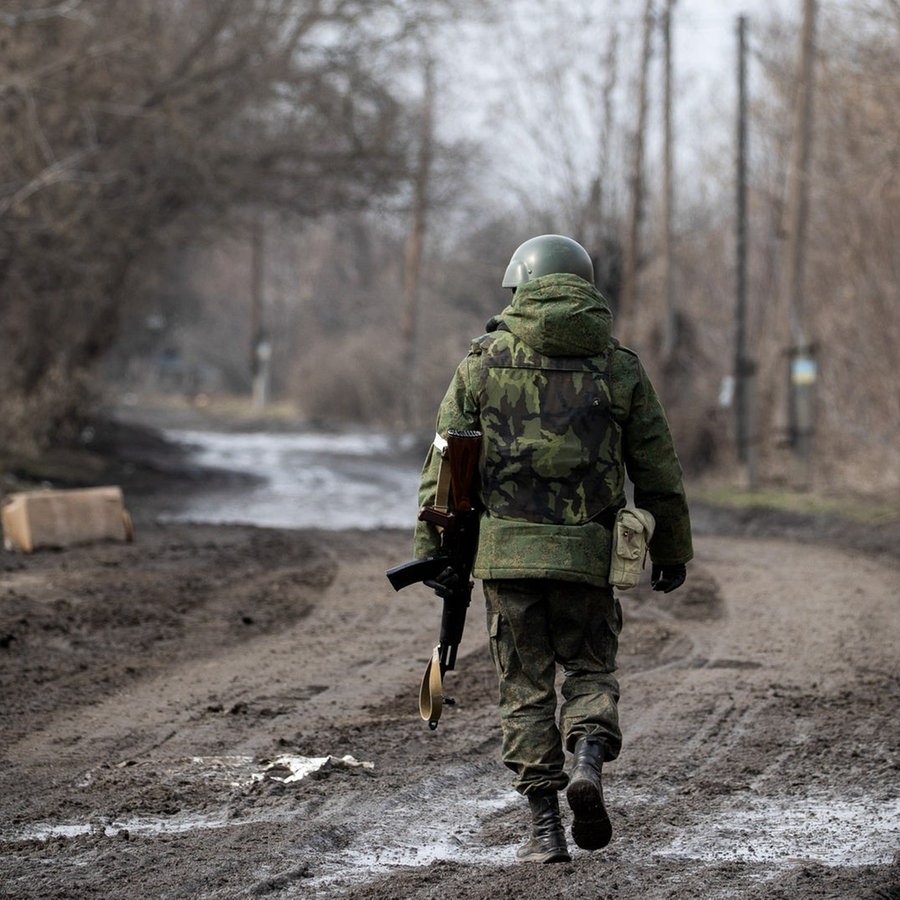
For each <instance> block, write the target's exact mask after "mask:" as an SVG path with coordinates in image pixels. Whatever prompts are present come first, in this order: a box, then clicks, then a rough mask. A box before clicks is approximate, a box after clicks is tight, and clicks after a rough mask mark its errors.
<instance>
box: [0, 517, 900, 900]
mask: <svg viewBox="0 0 900 900" xmlns="http://www.w3.org/2000/svg"><path fill="white" fill-rule="evenodd" d="M719 524H721V523H719ZM717 530H718V531H719V533H720V536H714V535H713V534H709V533H701V534H699V535H698V537H697V540H696V550H697V561H696V562H695V563H693V564H692V565H691V568H690V575H689V581H688V585H687V586H686V588H685V589H683V590H682V591H680V592H678V593H676V594H672V595H669V596H668V597H660V596H659V595H657V594H654V593H652V592H650V591H648V590H646V589H644V588H638V589H636V590H635V591H631V592H628V593H627V594H625V595H623V598H622V599H623V606H624V607H625V614H626V626H625V631H624V633H623V638H622V649H621V655H620V673H619V674H620V679H621V683H622V690H623V698H622V706H621V716H622V722H623V730H624V734H625V746H624V749H623V753H622V756H621V757H620V759H619V760H618V761H617V762H615V763H613V764H611V765H609V766H608V767H607V769H606V772H607V775H606V778H605V785H606V790H607V795H608V801H609V805H610V808H611V814H612V818H613V826H614V829H615V831H614V837H613V842H612V843H611V845H610V846H609V847H608V848H607V849H606V850H604V851H600V852H597V853H593V854H590V853H586V852H584V851H580V850H577V849H575V850H574V853H573V861H572V863H571V864H562V865H553V866H533V865H532V866H522V865H517V864H516V863H515V862H514V852H515V847H516V846H517V845H518V843H520V842H521V840H522V838H523V836H524V830H525V827H526V811H525V807H524V804H523V802H522V801H521V799H520V798H518V797H517V796H516V795H515V794H514V793H513V792H512V791H511V789H510V787H509V777H508V775H507V773H506V771H505V770H504V768H503V767H502V765H501V763H500V762H499V729H498V725H497V721H496V712H495V709H494V696H495V684H494V676H493V672H492V670H491V667H490V661H489V656H488V651H487V645H486V639H485V636H484V623H483V614H482V611H481V606H480V602H476V603H473V607H472V610H471V612H470V616H469V625H468V630H467V632H466V636H465V639H464V643H463V647H462V653H461V659H460V661H459V664H458V666H457V671H456V672H454V673H451V674H450V675H449V676H448V684H447V689H448V691H449V692H450V693H451V694H453V695H454V696H455V697H456V699H457V701H458V705H457V706H456V707H455V708H453V709H448V710H447V711H446V712H445V714H444V718H443V719H442V721H441V724H440V726H439V727H438V729H437V730H436V731H434V732H431V731H429V730H428V728H427V726H426V725H425V724H424V723H423V722H422V721H421V720H420V719H419V717H418V713H417V708H416V703H417V690H418V680H419V678H420V676H421V671H422V668H423V666H424V663H425V661H426V659H427V657H428V654H429V652H430V648H431V646H432V645H433V643H434V642H435V638H436V632H437V624H438V616H439V608H438V605H437V604H438V601H437V600H436V599H435V598H434V597H433V596H432V595H431V594H430V592H428V591H427V590H426V589H423V588H410V589H408V590H407V591H404V592H402V593H401V594H395V593H394V592H393V591H392V590H391V588H390V586H389V585H388V583H387V582H386V580H385V579H384V577H383V570H384V569H385V568H386V567H387V566H388V565H391V564H393V563H394V562H398V561H402V560H404V559H406V558H408V554H409V552H410V549H411V548H410V540H409V535H408V534H407V533H405V532H404V533H401V532H393V531H380V532H337V533H329V532H313V531H310V532H291V531H267V530H256V529H252V528H245V527H214V526H188V525H178V526H172V525H170V526H155V525H152V524H150V523H146V522H145V523H143V524H140V525H139V527H138V530H137V540H136V542H135V543H134V544H131V545H103V546H97V547H90V548H82V549H72V550H68V551H66V552H49V553H39V554H34V555H33V556H29V557H23V556H19V555H14V554H10V553H6V554H3V555H2V556H0V560H2V563H0V691H2V709H0V725H2V754H0V767H2V768H0V790H2V798H3V799H2V808H3V816H2V820H0V896H3V897H15V898H23V900H24V898H41V900H48V898H72V900H80V898H88V897H135V898H142V897H154V898H160V897H164V898H235V897H254V896H265V897H270V896H271V897H278V898H281V897H284V898H289V897H315V898H333V897H335V898H336V897H348V898H376V900H377V898H420V900H436V898H441V900H444V898H456V897H459V898H485V900H486V898H491V900H495V898H502V897H510V898H512V897H515V898H520V900H537V898H540V900H546V898H550V897H567V898H568V897H584V898H657V897H658V898H696V897H704V898H720V897H722V898H724V897H750V898H763V897H765V898H769V897H773V898H776V897H777V898H782V897H783V898H801V900H803V898H813V897H816V898H822V897H825V898H900V858H898V857H895V853H896V852H897V851H898V850H900V825H898V823H900V790H898V788H900V778H898V749H900V724H898V721H900V720H898V715H897V710H898V699H900V677H898V676H900V666H898V659H900V656H898V651H897V648H898V647H900V615H898V587H897V575H898V565H897V558H896V556H895V555H893V554H892V552H891V550H890V547H891V546H896V544H895V543H894V544H892V543H891V542H890V541H888V542H887V543H888V545H889V546H888V550H887V551H885V541H884V539H883V536H882V538H881V539H880V543H879V545H878V547H877V548H876V551H875V552H870V551H869V550H867V548H866V547H865V546H863V545H864V544H865V541H864V540H861V541H857V542H856V544H858V545H859V546H856V547H855V549H852V550H845V551H841V550H838V549H836V548H835V547H834V545H833V543H831V537H830V534H829V535H825V537H824V538H823V541H824V542H820V543H800V542H798V541H796V540H791V539H785V538H784V537H778V536H777V530H773V529H768V531H769V533H770V535H773V536H770V537H766V538H763V537H753V536H747V535H746V534H743V535H742V534H740V533H738V532H739V530H738V532H733V533H730V534H724V533H723V532H722V529H721V528H719V527H718V525H717ZM782 531H783V530H782ZM476 596H477V597H479V601H480V591H479V592H476ZM347 757H352V759H350V758H347ZM301 758H315V759H316V760H318V761H317V762H316V763H314V764H313V765H316V766H317V765H320V763H322V760H323V759H327V760H328V761H326V762H324V765H322V767H321V768H318V769H316V770H315V771H313V773H312V774H310V775H308V776H306V777H299V776H298V777H296V778H295V780H291V778H292V775H293V774H294V773H295V772H299V769H298V768H297V767H298V766H299V765H300V760H301Z"/></svg>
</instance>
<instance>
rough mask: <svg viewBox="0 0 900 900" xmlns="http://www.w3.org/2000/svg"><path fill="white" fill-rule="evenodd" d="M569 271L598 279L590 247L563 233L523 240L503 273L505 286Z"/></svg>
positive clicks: (591, 278)
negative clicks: (588, 250)
mask: <svg viewBox="0 0 900 900" xmlns="http://www.w3.org/2000/svg"><path fill="white" fill-rule="evenodd" d="M559 272H567V273H569V274H570V275H578V276H579V277H580V278H583V279H584V280H585V281H589V282H590V283H591V284H593V283H594V264H593V263H592V262H591V257H590V256H589V254H588V252H587V250H585V249H584V247H582V246H581V244H579V243H578V242H577V241H573V240H572V238H568V237H564V236H563V235H561V234H541V235H539V236H538V237H533V238H531V239H530V240H527V241H525V243H524V244H521V245H520V246H519V247H518V248H517V250H516V252H515V253H513V255H512V259H510V261H509V265H508V266H507V267H506V274H505V275H504V276H503V281H502V285H503V287H509V288H514V287H518V286H519V285H520V284H524V283H525V282H526V281H530V280H531V279H532V278H540V276H541V275H553V274H556V273H559Z"/></svg>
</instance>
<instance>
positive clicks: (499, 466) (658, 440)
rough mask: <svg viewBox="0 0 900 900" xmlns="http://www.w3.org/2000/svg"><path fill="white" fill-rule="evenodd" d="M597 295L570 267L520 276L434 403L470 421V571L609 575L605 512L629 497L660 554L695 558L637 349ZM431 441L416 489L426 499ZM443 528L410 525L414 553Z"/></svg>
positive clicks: (435, 540) (443, 424) (432, 471)
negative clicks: (476, 522)
mask: <svg viewBox="0 0 900 900" xmlns="http://www.w3.org/2000/svg"><path fill="white" fill-rule="evenodd" d="M611 325H612V314H611V313H610V310H609V306H608V305H607V303H606V300H605V299H604V298H603V296H602V295H601V294H600V293H599V292H598V291H597V290H596V289H595V288H594V287H593V286H592V285H590V284H589V283H588V282H586V281H584V280H583V279H581V278H578V277H577V276H574V275H547V276H544V277H542V278H536V279H534V280H532V281H529V282H526V283H525V284H523V285H522V286H521V287H520V288H519V289H518V290H517V291H516V293H515V295H514V298H513V302H512V304H511V305H510V306H508V307H507V308H506V309H505V310H503V312H502V313H501V314H500V315H499V316H497V317H496V318H495V319H494V320H493V321H492V325H491V330H490V331H489V332H488V333H487V334H484V335H482V336H481V337H479V338H477V339H476V340H474V341H473V342H472V346H471V349H470V351H469V354H468V356H466V358H465V359H464V360H463V361H462V362H461V363H460V365H459V366H458V368H457V370H456V373H455V375H454V377H453V380H452V381H451V383H450V386H449V388H448V389H447V392H446V394H445V396H444V399H443V401H442V403H441V406H440V409H439V412H438V417H437V432H438V434H440V435H441V436H446V434H447V431H448V430H449V429H451V428H456V429H471V428H477V429H480V430H481V431H482V432H483V433H484V442H483V447H482V456H481V462H480V471H479V475H480V494H479V497H480V502H481V507H482V510H483V512H482V516H481V531H480V538H479V546H478V555H477V557H476V560H475V568H474V574H475V576H476V577H479V578H529V577H530V578H539V577H544V578H559V579H563V580H570V581H580V582H587V583H592V584H606V576H607V574H608V571H609V554H610V536H611V528H610V525H611V516H612V515H613V514H614V512H615V510H616V509H618V508H619V507H622V506H624V505H625V476H626V474H627V476H628V478H629V479H630V480H631V481H632V482H633V484H634V501H635V505H636V506H639V507H642V508H644V509H647V510H649V511H650V512H651V513H652V514H653V516H654V517H655V519H656V531H655V533H654V535H653V539H652V541H651V544H650V555H651V558H652V559H653V561H654V562H657V563H664V564H665V563H670V564H674V563H683V562H687V561H688V560H689V559H690V558H691V556H692V546H691V526H690V517H689V514H688V509H687V502H686V499H685V494H684V487H683V483H682V472H681V466H680V464H679V462H678V457H677V455H676V453H675V449H674V447H673V444H672V438H671V435H670V433H669V426H668V423H667V421H666V417H665V413H664V412H663V409H662V406H661V405H660V402H659V400H658V398H657V396H656V393H655V391H654V390H653V386H652V385H651V384H650V381H649V379H648V377H647V374H646V372H645V371H644V368H643V366H642V365H641V362H640V360H639V359H638V357H637V356H636V355H635V354H634V353H633V352H632V351H630V350H627V349H626V348H624V347H620V346H619V345H618V343H617V342H616V341H615V340H614V339H613V338H612V337H611V333H610V330H611ZM439 467H440V456H439V454H438V453H437V452H436V451H435V449H434V448H433V447H432V448H431V450H430V451H429V453H428V456H427V458H426V460H425V465H424V468H423V471H422V479H421V485H420V491H419V501H420V504H422V505H430V504H432V503H433V501H434V497H435V492H436V486H437V480H438V471H439ZM438 546H439V536H438V534H437V532H436V531H435V530H434V528H433V527H432V526H430V525H428V524H426V523H422V522H420V523H418V525H417V528H416V536H415V554H416V556H417V557H423V556H428V555H431V554H433V553H435V552H437V550H438Z"/></svg>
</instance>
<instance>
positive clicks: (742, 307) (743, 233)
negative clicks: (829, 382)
mask: <svg viewBox="0 0 900 900" xmlns="http://www.w3.org/2000/svg"><path fill="white" fill-rule="evenodd" d="M737 32H738V114H737V216H736V219H737V233H736V238H737V240H736V243H737V248H736V250H737V278H736V283H735V293H736V303H735V329H734V331H735V339H734V385H735V391H734V412H735V443H736V445H737V457H738V462H739V463H740V464H741V466H742V467H743V469H744V474H745V479H744V480H745V482H746V486H747V487H748V488H750V489H751V490H753V489H755V488H756V434H755V431H756V429H755V427H754V418H753V409H754V405H755V396H756V390H755V387H756V363H755V362H754V361H753V359H751V358H750V357H749V356H748V355H747V346H746V345H747V326H746V322H747V19H746V17H745V16H739V17H738V27H737Z"/></svg>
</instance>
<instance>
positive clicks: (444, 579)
mask: <svg viewBox="0 0 900 900" xmlns="http://www.w3.org/2000/svg"><path fill="white" fill-rule="evenodd" d="M422 584H424V585H425V587H430V588H431V589H432V590H433V591H434V592H435V593H436V594H437V595H438V597H442V598H443V599H444V600H446V599H447V598H448V597H452V596H453V592H454V591H455V590H456V588H458V587H459V572H457V571H456V569H454V568H453V566H447V568H446V569H444V571H443V572H441V573H440V575H436V576H435V577H434V578H430V579H428V580H427V581H423V582H422Z"/></svg>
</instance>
